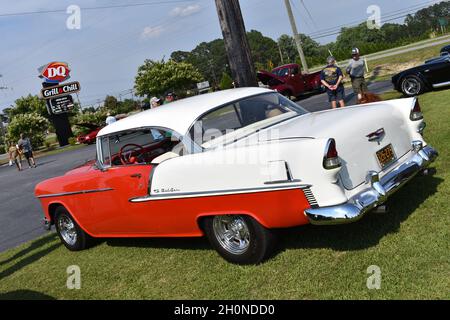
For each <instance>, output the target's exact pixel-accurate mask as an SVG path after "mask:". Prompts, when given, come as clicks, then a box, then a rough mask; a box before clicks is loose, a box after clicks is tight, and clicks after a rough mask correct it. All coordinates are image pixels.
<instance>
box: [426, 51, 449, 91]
mask: <svg viewBox="0 0 450 320" xmlns="http://www.w3.org/2000/svg"><path fill="white" fill-rule="evenodd" d="M424 74H425V77H426V78H427V80H428V81H429V83H431V84H432V85H433V87H440V86H443V85H448V84H449V82H450V58H449V57H447V58H444V59H442V60H439V62H434V63H430V64H429V65H428V68H426V69H425V70H424Z"/></svg>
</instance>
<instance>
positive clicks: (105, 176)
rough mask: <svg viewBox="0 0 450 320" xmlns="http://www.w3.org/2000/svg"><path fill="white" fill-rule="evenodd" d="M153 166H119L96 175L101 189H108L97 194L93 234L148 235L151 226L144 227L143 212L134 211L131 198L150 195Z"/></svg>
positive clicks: (93, 214)
mask: <svg viewBox="0 0 450 320" xmlns="http://www.w3.org/2000/svg"><path fill="white" fill-rule="evenodd" d="M151 171H152V166H151V165H129V166H117V167H110V168H107V169H103V170H100V169H99V172H97V174H96V176H97V177H96V179H97V181H98V185H99V187H101V188H102V189H109V190H110V191H108V192H102V193H98V194H96V195H95V198H94V199H93V201H94V202H95V204H94V206H95V208H96V209H95V210H94V211H93V212H92V213H91V215H90V216H91V219H90V220H91V225H92V229H93V232H94V233H95V234H100V235H103V236H105V235H111V236H113V235H118V234H124V235H125V234H129V235H132V234H145V233H151V232H152V226H151V224H143V223H142V218H141V214H142V213H141V212H136V210H134V208H133V205H132V203H131V202H130V199H132V198H135V197H143V196H146V195H147V194H148V181H149V176H150V172H151Z"/></svg>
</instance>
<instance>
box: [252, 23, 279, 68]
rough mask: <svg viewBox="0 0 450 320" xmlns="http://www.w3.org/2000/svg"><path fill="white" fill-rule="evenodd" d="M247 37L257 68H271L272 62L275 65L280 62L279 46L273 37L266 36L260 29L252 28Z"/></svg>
mask: <svg viewBox="0 0 450 320" xmlns="http://www.w3.org/2000/svg"><path fill="white" fill-rule="evenodd" d="M247 39H248V44H249V46H250V51H251V53H252V57H253V63H254V64H255V68H256V69H257V70H261V69H269V68H268V66H269V64H270V63H273V65H274V66H277V65H279V64H280V53H279V52H278V46H277V43H276V42H275V41H274V40H273V39H272V38H269V37H266V36H264V35H263V34H262V33H261V32H259V31H256V30H251V31H250V32H247Z"/></svg>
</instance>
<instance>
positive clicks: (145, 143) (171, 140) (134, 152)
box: [101, 128, 183, 166]
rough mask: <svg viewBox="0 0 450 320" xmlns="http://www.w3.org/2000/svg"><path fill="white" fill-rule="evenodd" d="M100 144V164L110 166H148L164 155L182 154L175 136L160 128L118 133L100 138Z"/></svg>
mask: <svg viewBox="0 0 450 320" xmlns="http://www.w3.org/2000/svg"><path fill="white" fill-rule="evenodd" d="M101 143H102V148H101V150H102V159H103V160H102V163H103V164H104V165H107V163H109V165H112V166H122V165H134V164H150V163H152V161H153V160H154V159H155V158H157V157H159V156H161V155H163V154H165V153H168V152H174V150H175V151H177V152H178V153H179V155H182V153H183V152H182V149H180V140H179V139H178V138H177V136H176V135H175V134H174V133H173V132H172V131H169V130H163V129H160V128H146V129H140V130H130V131H125V132H118V133H117V134H112V135H109V136H107V137H104V138H102V139H101Z"/></svg>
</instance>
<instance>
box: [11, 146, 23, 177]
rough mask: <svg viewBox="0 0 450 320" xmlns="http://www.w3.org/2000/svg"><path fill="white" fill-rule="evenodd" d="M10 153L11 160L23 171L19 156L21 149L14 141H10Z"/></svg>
mask: <svg viewBox="0 0 450 320" xmlns="http://www.w3.org/2000/svg"><path fill="white" fill-rule="evenodd" d="M8 155H9V160H11V161H12V162H14V163H15V164H16V167H17V170H19V171H22V163H21V161H20V157H19V149H18V148H17V145H14V142H12V141H10V142H9V148H8Z"/></svg>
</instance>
